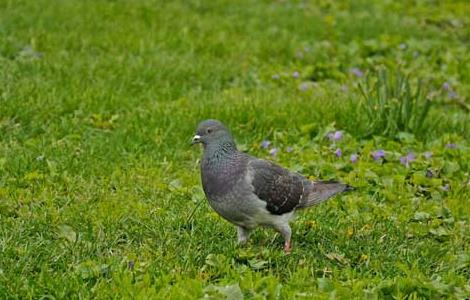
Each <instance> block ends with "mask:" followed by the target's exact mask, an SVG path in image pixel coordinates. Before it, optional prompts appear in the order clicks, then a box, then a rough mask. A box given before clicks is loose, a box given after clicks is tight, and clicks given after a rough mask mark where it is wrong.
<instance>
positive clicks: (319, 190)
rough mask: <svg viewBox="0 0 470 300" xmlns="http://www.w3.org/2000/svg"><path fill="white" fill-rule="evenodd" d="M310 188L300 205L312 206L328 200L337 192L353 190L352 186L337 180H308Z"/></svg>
mask: <svg viewBox="0 0 470 300" xmlns="http://www.w3.org/2000/svg"><path fill="white" fill-rule="evenodd" d="M310 184H311V188H310V191H309V192H308V194H307V195H306V196H307V197H306V199H304V202H303V203H301V206H302V207H308V206H313V205H316V204H319V203H321V202H324V201H326V200H328V199H329V198H331V197H333V196H334V195H336V194H338V193H343V192H349V191H353V190H355V188H354V187H352V186H350V185H348V184H344V183H340V182H337V181H310Z"/></svg>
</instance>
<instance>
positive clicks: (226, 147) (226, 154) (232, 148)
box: [204, 140, 238, 162]
mask: <svg viewBox="0 0 470 300" xmlns="http://www.w3.org/2000/svg"><path fill="white" fill-rule="evenodd" d="M236 152H238V150H237V146H236V145H235V142H234V141H232V140H226V141H222V142H220V143H217V144H208V145H205V149H204V159H205V160H206V161H212V162H216V161H219V160H223V159H227V158H230V157H232V156H233V154H234V153H236Z"/></svg>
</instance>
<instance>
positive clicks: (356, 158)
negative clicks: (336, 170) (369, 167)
mask: <svg viewBox="0 0 470 300" xmlns="http://www.w3.org/2000/svg"><path fill="white" fill-rule="evenodd" d="M358 158H359V156H358V155H357V154H356V153H353V154H351V156H350V157H349V159H350V160H351V162H352V163H353V164H355V163H356V162H357V160H358Z"/></svg>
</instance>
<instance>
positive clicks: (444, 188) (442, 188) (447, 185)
mask: <svg viewBox="0 0 470 300" xmlns="http://www.w3.org/2000/svg"><path fill="white" fill-rule="evenodd" d="M441 190H443V191H445V192H447V191H448V190H450V185H449V184H448V183H447V184H445V185H444V186H441Z"/></svg>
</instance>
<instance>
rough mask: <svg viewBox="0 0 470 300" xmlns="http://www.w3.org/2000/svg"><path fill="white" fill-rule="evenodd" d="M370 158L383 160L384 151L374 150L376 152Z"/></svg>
mask: <svg viewBox="0 0 470 300" xmlns="http://www.w3.org/2000/svg"><path fill="white" fill-rule="evenodd" d="M372 157H373V158H374V160H379V159H381V158H384V157H385V151H383V150H376V151H374V152H372Z"/></svg>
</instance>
